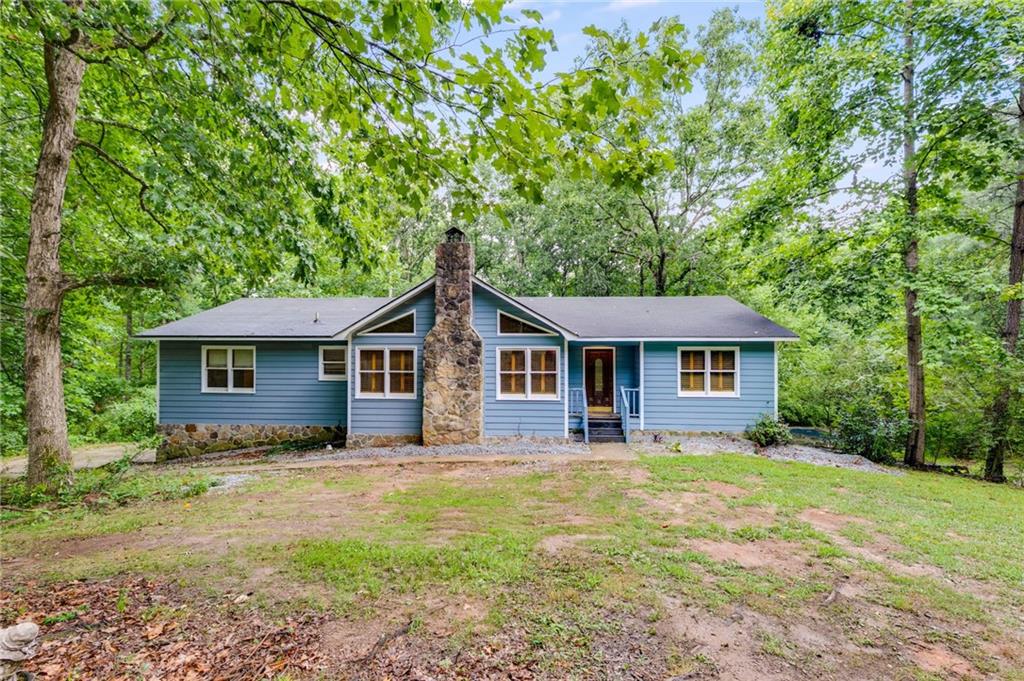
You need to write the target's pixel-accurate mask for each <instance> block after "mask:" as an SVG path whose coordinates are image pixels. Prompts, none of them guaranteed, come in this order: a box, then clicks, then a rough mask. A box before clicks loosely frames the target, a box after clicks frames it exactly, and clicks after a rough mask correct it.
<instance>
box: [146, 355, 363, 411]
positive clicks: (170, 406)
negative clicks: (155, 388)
mask: <svg viewBox="0 0 1024 681" xmlns="http://www.w3.org/2000/svg"><path fill="white" fill-rule="evenodd" d="M204 344H205V345H212V346H216V345H231V344H228V343H215V342H205V343H204V342H198V341H161V342H160V396H159V397H160V413H159V415H158V420H159V422H160V423H225V424H244V423H254V424H255V423H265V424H279V425H304V426H344V425H345V420H346V390H347V389H348V381H321V380H319V376H320V367H319V361H320V356H319V345H320V344H319V343H311V342H297V341H284V342H254V343H234V345H253V346H255V347H256V392H254V393H204V392H202V390H201V389H202V361H203V359H202V346H203V345H204ZM323 344H324V345H332V346H337V347H345V344H344V343H323Z"/></svg>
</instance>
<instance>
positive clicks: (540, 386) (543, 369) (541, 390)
mask: <svg viewBox="0 0 1024 681" xmlns="http://www.w3.org/2000/svg"><path fill="white" fill-rule="evenodd" d="M498 399H499V400H502V399H504V400H516V399H518V400H557V399H558V348H498Z"/></svg>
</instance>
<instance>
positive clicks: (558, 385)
mask: <svg viewBox="0 0 1024 681" xmlns="http://www.w3.org/2000/svg"><path fill="white" fill-rule="evenodd" d="M511 350H516V351H520V352H525V353H526V365H525V369H526V372H525V373H526V385H525V388H526V395H505V394H503V393H502V392H501V353H503V352H507V351H511ZM534 350H537V351H543V352H551V351H554V353H555V371H554V374H555V394H554V395H534V394H533V391H532V389H531V388H532V383H533V381H531V380H530V374H531V373H533V372H532V369H531V368H530V367H531V366H532V358H531V356H530V353H532V352H533V351H534ZM494 398H495V399H497V400H501V401H502V402H558V401H559V400H561V399H562V353H561V348H559V347H558V346H557V345H551V346H532V347H531V346H519V345H508V346H499V347H497V348H495V353H494Z"/></svg>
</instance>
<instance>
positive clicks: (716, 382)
mask: <svg viewBox="0 0 1024 681" xmlns="http://www.w3.org/2000/svg"><path fill="white" fill-rule="evenodd" d="M677 360H678V367H679V371H678V373H679V393H678V394H679V396H680V397H693V396H699V395H704V396H708V397H738V396H739V394H740V381H739V366H740V351H739V348H687V347H682V348H679V349H678V355H677Z"/></svg>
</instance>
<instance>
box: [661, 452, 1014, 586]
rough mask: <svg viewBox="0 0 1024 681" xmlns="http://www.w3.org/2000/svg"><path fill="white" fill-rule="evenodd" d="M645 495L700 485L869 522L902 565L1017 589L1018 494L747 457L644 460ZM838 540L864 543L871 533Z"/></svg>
mask: <svg viewBox="0 0 1024 681" xmlns="http://www.w3.org/2000/svg"><path fill="white" fill-rule="evenodd" d="M643 464H644V465H645V466H646V467H647V468H648V470H649V471H650V472H651V474H652V478H653V479H652V482H651V485H650V486H651V488H652V489H655V490H663V491H672V490H683V489H691V488H696V484H697V483H699V482H700V481H705V480H717V481H720V482H727V483H730V484H733V485H737V486H740V487H743V488H746V489H748V490H750V495H749V496H747V497H745V498H744V499H743V503H744V504H756V505H761V506H764V505H772V506H774V507H775V508H776V509H777V511H778V513H779V514H780V515H782V516H784V517H785V516H788V517H790V518H795V516H796V515H798V514H799V513H800V511H803V510H804V509H808V508H821V509H826V510H829V511H832V512H835V513H841V514H844V515H850V516H855V517H858V518H864V519H867V520H871V521H873V529H874V531H876V532H878V533H880V534H883V535H886V536H888V537H889V538H891V539H892V540H894V541H896V542H898V543H899V544H901V545H902V546H903V547H904V549H905V552H904V555H902V556H901V557H902V558H905V559H907V560H915V561H919V562H922V563H927V564H930V565H935V566H937V567H940V568H942V569H943V570H945V571H948V572H950V573H952V574H957V575H962V576H965V577H971V578H974V579H978V580H984V581H992V582H995V583H999V584H1003V585H1006V586H1011V587H1016V588H1018V589H1019V587H1020V584H1021V582H1022V580H1024V514H1022V513H1021V512H1020V509H1021V507H1022V506H1024V491H1022V490H1019V489H1014V488H1011V487H1007V486H1002V485H990V484H986V483H982V482H979V481H976V480H970V479H963V478H956V477H951V476H946V475H936V474H933V473H916V472H909V473H907V474H906V475H902V476H895V475H880V474H877V473H868V472H861V471H852V470H841V469H834V468H827V467H823V466H813V465H810V464H803V463H796V462H776V461H769V460H766V459H759V458H754V457H749V456H740V455H728V454H722V455H718V456H714V457H687V456H677V457H644V458H643ZM842 534H844V535H845V536H847V537H848V538H850V539H851V540H853V541H854V543H864V542H865V541H867V540H868V538H869V536H870V533H869V532H868V531H867V530H865V529H862V528H857V526H856V525H852V524H851V525H848V526H847V527H846V528H844V529H843V531H842Z"/></svg>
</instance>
